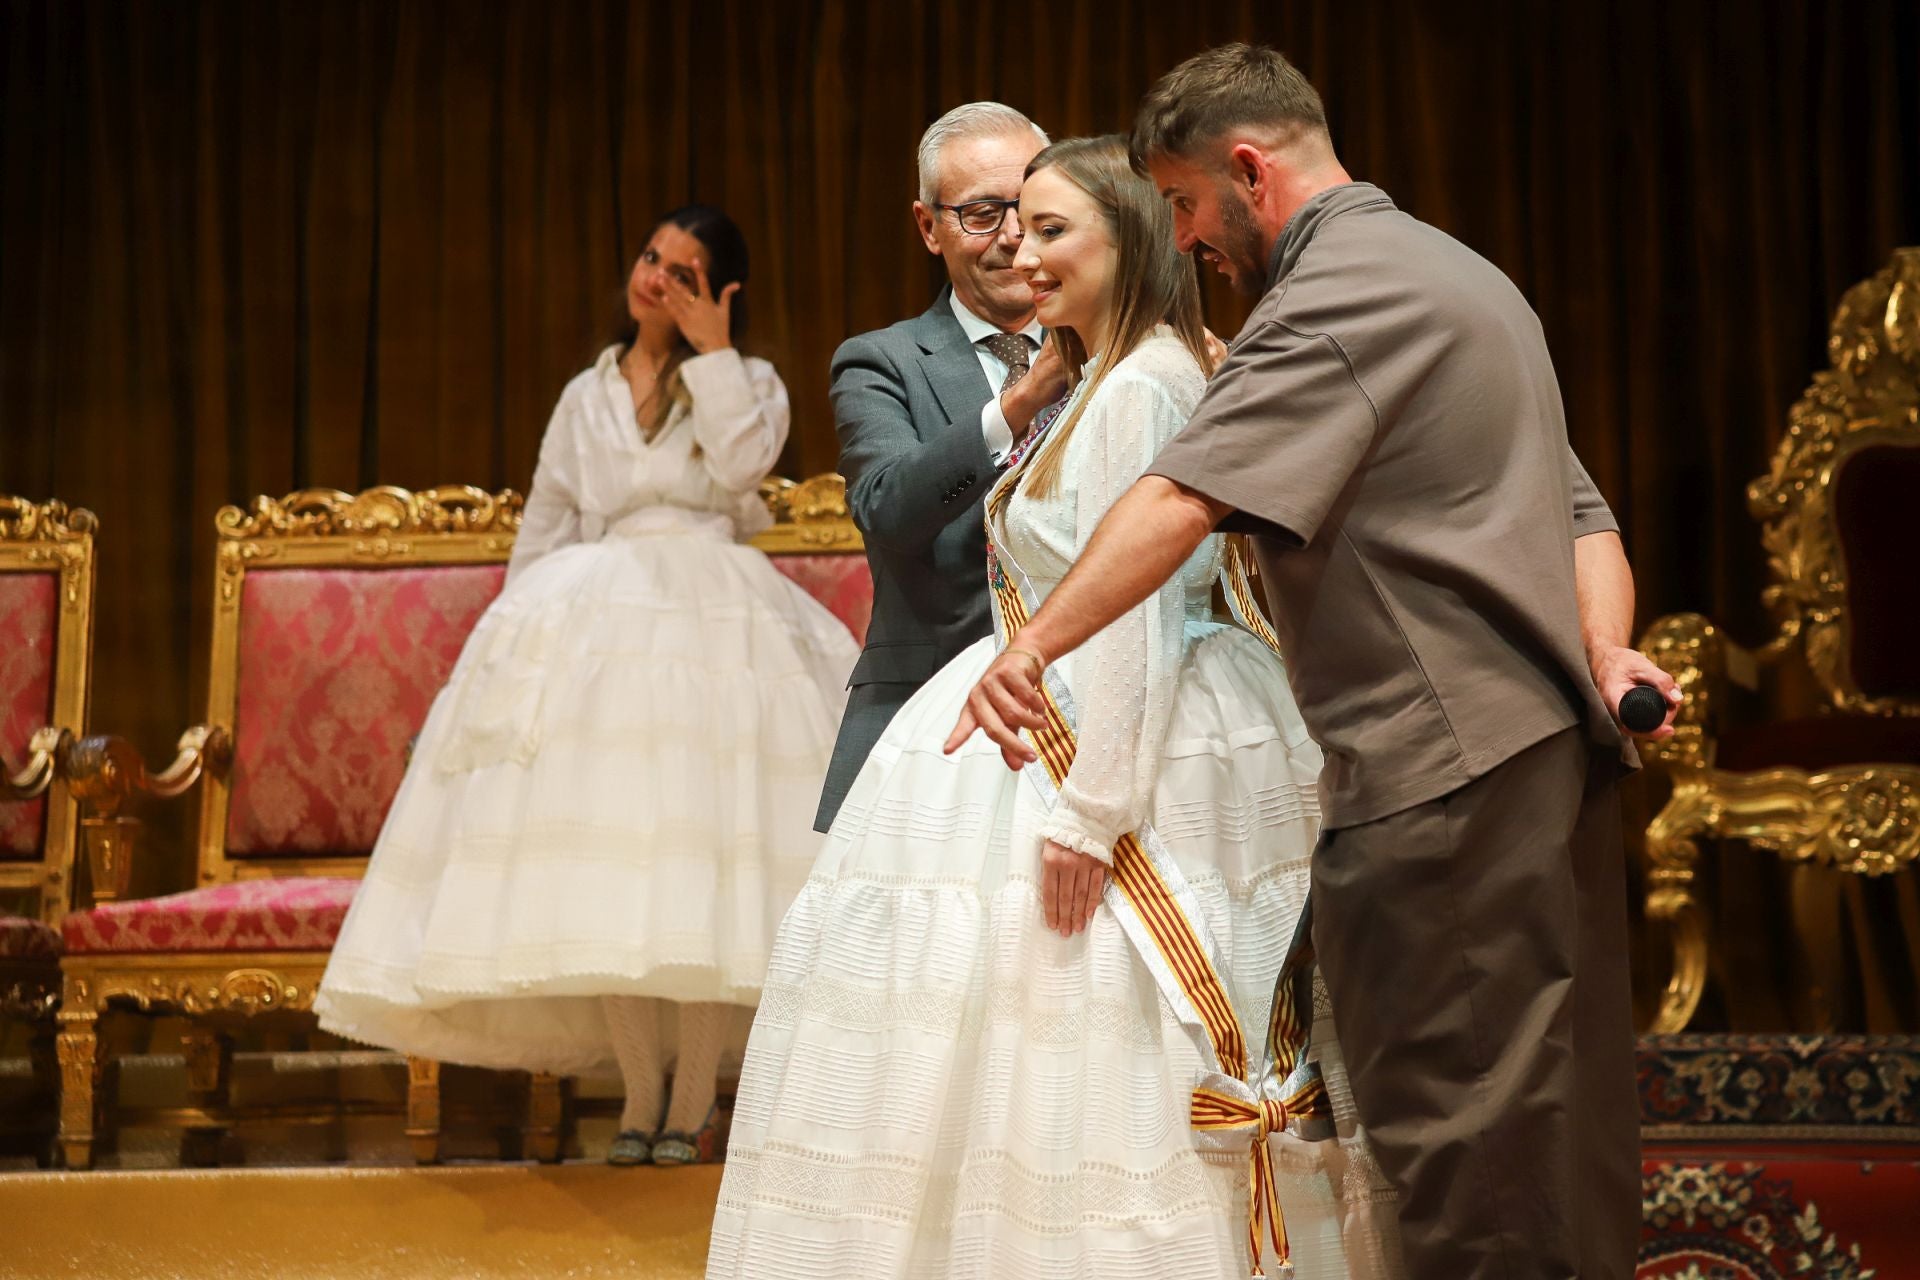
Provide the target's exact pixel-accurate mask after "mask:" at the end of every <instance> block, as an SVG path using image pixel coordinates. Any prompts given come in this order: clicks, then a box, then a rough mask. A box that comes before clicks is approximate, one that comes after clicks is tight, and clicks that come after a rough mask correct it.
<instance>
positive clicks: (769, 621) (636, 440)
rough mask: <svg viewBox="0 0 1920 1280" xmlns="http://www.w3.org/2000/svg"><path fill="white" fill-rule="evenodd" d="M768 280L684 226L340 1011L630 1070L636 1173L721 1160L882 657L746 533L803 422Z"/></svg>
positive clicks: (547, 471) (478, 1061)
mask: <svg viewBox="0 0 1920 1280" xmlns="http://www.w3.org/2000/svg"><path fill="white" fill-rule="evenodd" d="M746 267H747V261H746V244H745V241H744V239H743V238H742V237H741V235H740V232H739V230H738V228H736V227H735V226H734V224H733V223H732V221H731V220H729V219H728V218H727V216H726V215H725V214H724V213H721V212H720V211H719V210H717V209H712V208H709V207H705V206H690V207H688V208H685V209H682V210H679V211H676V212H674V213H671V214H668V215H667V216H666V217H665V218H664V219H662V220H661V222H660V224H659V226H658V227H656V228H655V230H654V232H653V234H652V236H651V238H650V239H649V240H648V242H647V245H646V248H645V249H644V250H643V251H642V252H641V254H640V257H639V259H638V261H637V262H636V263H635V264H634V267H633V271H632V274H631V276H630V278H629V280H628V282H627V291H626V303H627V310H628V313H629V316H630V319H631V321H632V327H631V329H630V331H629V332H628V334H627V335H626V337H625V338H624V340H623V341H622V342H620V343H619V344H618V345H616V346H613V347H609V348H608V349H607V350H606V351H604V352H602V353H601V356H600V359H599V360H598V361H597V362H596V363H595V364H594V366H593V367H592V368H591V369H588V370H586V371H585V372H584V373H582V374H580V375H579V376H578V377H576V378H575V379H574V380H573V381H572V382H570V383H568V385H567V388H566V390H565V391H564V392H562V393H561V396H560V403H559V405H558V406H557V407H556V408H555V410H554V414H553V421H552V422H551V423H550V424H549V426H548V427H547V434H546V437H545V439H544V440H543V441H542V443H541V446H540V463H539V467H538V469H537V470H536V471H535V474H534V480H533V487H532V490H531V492H530V493H529V495H528V498H527V505H526V510H525V513H524V519H523V521H522V523H521V528H520V535H519V538H518V540H517V542H516V543H515V546H514V551H513V558H512V561H511V563H510V564H509V567H508V571H507V581H506V586H505V588H504V590H503V591H502V592H501V594H500V596H499V598H498V599H497V600H495V601H494V603H493V605H492V606H491V607H490V608H489V609H488V610H487V612H486V614H485V615H484V616H483V617H482V618H481V620H480V622H479V624H478V625H477V626H476V627H475V628H474V631H473V635H472V636H471V637H470V638H469V640H468V642H467V645H466V648H465V650H464V651H463V652H462V654H461V656H460V661H459V663H458V664H457V665H456V667H455V668H454V672H453V674H452V676H451V678H450V679H449V680H448V683H447V686H446V688H445V689H444V690H443V691H442V692H441V694H440V696H439V698H438V699H437V700H436V702H435V703H434V706H433V710H432V712H431V713H430V714H429V716H428V717H427V722H426V726H425V728H424V729H423V730H422V731H421V734H420V738H419V742H418V744H417V746H416V749H415V753H414V758H413V761H412V764H411V766H410V767H409V769H408V771H407V775H406V779H405V781H404V782H403V783H402V784H401V787H400V791H399V793H398V795H397V796H396V797H395V800H394V804H393V809H392V811H391V813H390V814H389V815H388V818H387V823H386V826H385V828H384V830H383V831H382V832H381V835H380V840H379V843H378V844H377V846H376V847H375V849H374V853H373V859H372V862H371V863H370V864H369V866H368V868H367V874H366V881H365V884H364V885H363V886H362V888H361V890H360V892H359V894H358V896H357V897H356V898H355V900H354V904H353V909H352V911H351V912H350V913H349V914H348V916H347V920H346V923H345V926H344V927H343V929H342V930H341V934H340V940H339V942H338V944H337V945H336V946H335V948H334V952H333V957H332V960H331V962H330V963H329V964H328V966H327V972H326V977H325V980H324V981H323V982H322V984H321V988H320V991H319V994H318V997H317V999H316V1002H315V1007H316V1009H317V1010H318V1011H319V1014H320V1023H321V1025H322V1026H323V1027H325V1028H327V1029H328V1030H331V1031H335V1032H338V1033H340V1034H342V1035H345V1036H350V1037H352V1038H353V1039H356V1040H363V1041H367V1042H370V1043H373V1044H380V1045H386V1046H389V1047H392V1048H395V1049H399V1050H402V1051H404V1052H407V1053H410V1054H416V1055H419V1056H422V1057H428V1058H433V1059H436V1060H439V1061H445V1062H461V1063H471V1064H475V1065H480V1066H489V1067H501V1068H524V1069H529V1070H540V1071H552V1072H559V1073H567V1074H572V1073H577V1072H581V1071H586V1070H590V1069H593V1068H595V1067H598V1066H601V1065H603V1064H605V1063H607V1062H608V1061H609V1060H617V1061H618V1062H619V1064H620V1068H621V1073H622V1075H623V1076H624V1078H625V1083H626V1109H625V1112H624V1115H623V1117H622V1121H621V1132H620V1135H619V1137H618V1138H617V1139H616V1141H615V1143H614V1146H613V1150H612V1152H611V1153H610V1156H609V1158H610V1159H611V1160H613V1161H614V1162H615V1163H620V1164H639V1163H644V1162H647V1161H649V1160H651V1161H652V1162H654V1163H661V1164H666V1163H687V1162H690V1161H695V1160H703V1159H710V1158H713V1156H714V1155H715V1150H714V1147H715V1141H714V1134H715V1126H714V1123H713V1100H714V1078H715V1073H716V1072H717V1070H718V1067H719V1058H720V1055H721V1052H722V1048H723V1046H724V1044H725V1042H726V1041H727V1038H728V1035H729V1030H730V1028H731V1027H732V1026H734V1025H735V1024H736V1023H744V1020H745V1017H746V1014H745V1012H743V1010H746V1009H750V1008H751V1007H752V1006H753V1005H754V1004H755V1003H756V1001H757V1000H758V998H759V994H760V984H761V979H762V977H763V975H764V973H765V970H766V964H767V955H768V951H769V947H770V944H771V942H772V939H773V934H774V930H775V928H776V926H777V925H778V922H779V920H780V916H781V913H782V912H784V911H785V910H786V908H787V905H788V904H789V903H790V902H792V900H793V898H794V895H795V894H796V893H797V892H798V890H799V888H800V886H801V884H802V883H804V882H805V880H806V876H807V869H808V867H809V866H810V865H811V864H812V861H813V857H814V854H815V853H816V851H817V847H818V837H817V836H815V835H814V834H813V833H812V830H811V826H812V815H813V809H814V804H815V801H816V799H817V798H818V792H819V789H820V779H821V776H822V775H823V774H824V772H825V770H826V766H827V760H828V757H829V755H830V753H831V750H832V746H833V739H834V733H835V730H836V728H837V727H838V724H839V718H840V714H841V710H842V708H843V705H844V699H845V693H844V687H845V684H846V679H847V673H848V672H849V671H850V670H851V669H852V666H853V661H854V658H855V656H856V654H857V646H856V645H855V644H854V641H853V638H852V636H851V635H849V634H848V632H847V629H846V627H845V626H843V625H842V624H841V623H840V622H839V621H838V620H836V619H835V618H834V617H833V616H832V615H831V614H830V613H828V612H827V611H826V610H825V609H824V608H823V607H821V606H820V605H819V604H818V603H816V602H815V601H814V600H813V599H812V598H810V597H809V596H808V595H807V594H806V593H805V592H804V591H802V590H801V589H800V588H799V587H797V586H795V585H794V584H793V583H791V582H789V581H788V580H787V579H786V578H785V577H783V576H782V575H781V574H780V573H779V571H778V570H776V569H775V568H774V567H773V566H772V564H771V563H770V562H769V561H768V560H767V558H766V557H765V556H764V555H762V554H761V553H760V552H758V551H756V550H754V549H753V548H751V547H748V546H744V545H741V542H740V540H741V539H744V538H746V537H748V536H750V535H751V534H753V533H755V532H757V531H758V530H760V529H761V528H764V527H765V526H766V524H767V523H768V519H769V517H768V515H767V513H766V510H765V508H764V507H763V505H762V504H761V502H760V500H759V498H758V496H757V488H758V485H759V482H760V480H761V479H762V478H763V477H764V476H765V475H766V473H767V471H768V469H769V468H770V467H771V466H772V465H773V462H774V460H775V458H777V457H778V456H779V453H780V450H781V447H782V446H783V445H784V444H785V442H786V438H787V427H788V407H787V393H786V388H785V387H783V386H782V385H781V382H780V378H779V376H778V375H777V374H776V373H775V372H774V370H773V367H772V366H771V365H769V364H768V363H767V362H766V361H764V360H757V359H752V358H747V357H743V356H742V355H741V354H740V353H739V351H738V350H736V349H735V347H734V342H735V340H736V339H737V338H739V336H740V335H741V333H742V331H743V328H744V321H745V315H744V306H743V301H742V299H741V298H740V297H739V296H738V294H739V290H740V288H741V285H742V284H743V283H744V282H745V280H746ZM676 1024H677V1025H676ZM676 1032H677V1037H676ZM676 1038H677V1042H678V1053H677V1066H675V1068H674V1071H673V1090H672V1097H671V1099H670V1100H664V1099H663V1093H664V1091H665V1075H666V1070H667V1067H668V1064H669V1060H670V1059H671V1058H673V1057H674V1056H675V1055H674V1052H673V1047H672V1046H673V1044H674V1041H675V1039H676ZM663 1102H664V1109H665V1116H664V1128H665V1131H666V1132H665V1133H664V1134H663V1133H660V1132H659V1130H660V1129H661V1128H662V1124H663V1120H662V1108H663Z"/></svg>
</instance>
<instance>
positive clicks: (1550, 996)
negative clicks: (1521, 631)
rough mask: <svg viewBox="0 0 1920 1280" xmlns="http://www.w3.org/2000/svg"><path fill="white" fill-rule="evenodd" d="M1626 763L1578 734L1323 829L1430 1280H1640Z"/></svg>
mask: <svg viewBox="0 0 1920 1280" xmlns="http://www.w3.org/2000/svg"><path fill="white" fill-rule="evenodd" d="M1617 771H1618V764H1617V761H1616V760H1614V759H1613V758H1611V757H1608V756H1604V755H1600V754H1597V753H1595V752H1594V751H1593V750H1592V748H1590V747H1589V745H1588V743H1587V741H1586V740H1585V738H1584V736H1583V735H1582V733H1581V731H1580V730H1578V729H1568V730H1566V731H1564V732H1562V733H1559V734H1555V735H1554V736H1553V737H1551V738H1548V739H1546V740H1545V741H1544V742H1541V743H1538V744H1536V745H1535V746H1532V747H1529V748H1528V749H1526V750H1525V751H1522V752H1521V753H1520V754H1519V755H1516V756H1514V757H1513V758H1512V759H1511V760H1508V761H1506V762H1505V763H1503V764H1501V765H1499V766H1498V767H1497V768H1495V769H1494V770H1493V771H1492V772H1490V773H1487V774H1486V775H1484V776H1482V777H1480V778H1478V779H1476V780H1475V781H1473V782H1472V783H1469V784H1468V785H1467V786H1464V787H1462V788H1460V789H1459V790H1457V791H1454V792H1452V793H1450V794H1448V795H1446V796H1443V797H1441V798H1440V799H1438V800H1434V801H1430V802H1428V803H1426V804H1422V805H1417V806H1415V807H1413V808H1411V809H1407V810H1404V811H1402V812H1400V813H1395V814H1391V815H1389V816H1388V817H1385V818H1382V819H1380V820H1378V821H1376V822H1370V823H1365V824H1363V825H1360V826H1355V827H1347V828H1344V829H1342V830H1338V831H1328V832H1325V833H1323V834H1322V837H1321V843H1320V848H1319V850H1318V851H1317V852H1316V853H1315V855H1314V868H1313V926H1312V927H1313V941H1314V948H1315V950H1316V951H1317V952H1318V953H1319V959H1320V967H1321V971H1322V973H1323V974H1324V976H1325V978H1326V982H1327V989H1328V992H1329V994H1330V995H1331V996H1332V997H1333V1011H1334V1024H1335V1027H1336V1028H1337V1030H1338V1032H1339V1035H1340V1044H1341V1048H1342V1050H1343V1052H1344V1053H1345V1056H1346V1062H1347V1070H1348V1073H1349V1076H1350V1078H1351V1080H1352V1084H1353V1094H1354V1102H1355V1104H1356V1106H1357V1108H1358V1111H1359V1118H1360V1121H1361V1123H1363V1124H1364V1125H1366V1127H1367V1130H1368V1132H1369V1134H1370V1135H1371V1138H1372V1142H1373V1146H1374V1151H1375V1154H1376V1155H1377V1157H1378V1158H1379V1160H1380V1164H1381V1168H1382V1170H1383V1171H1384V1172H1385V1173H1386V1175H1387V1177H1388V1178H1389V1179H1390V1180H1391V1181H1392V1182H1393V1184H1394V1187H1395V1188H1396V1189H1397V1190H1398V1191H1399V1193H1400V1225H1401V1234H1402V1240H1403V1243H1404V1246H1405V1250H1406V1260H1407V1271H1408V1274H1409V1275H1410V1276H1412V1277H1413V1278H1414V1280H1470V1278H1475V1277H1489V1278H1491V1277H1500V1278H1501V1280H1561V1278H1563V1277H1577V1278H1578V1280H1630V1278H1631V1277H1632V1275H1633V1270H1634V1254H1635V1251H1636V1246H1637V1242H1638V1238H1639V1222H1640V1156H1639V1152H1640V1130H1639V1104H1638V1099H1637V1095H1636V1091H1635V1087H1634V1065H1633V1023H1632V1008H1631V995H1630V992H1629V990H1628V975H1627V920H1626V877H1625V854H1624V852H1623V850H1622V847H1621V843H1620V813H1619V805H1618V800H1617V798H1616V794H1615V787H1614V779H1615V775H1616V773H1617Z"/></svg>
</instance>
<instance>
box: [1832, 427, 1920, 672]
mask: <svg viewBox="0 0 1920 1280" xmlns="http://www.w3.org/2000/svg"><path fill="white" fill-rule="evenodd" d="M1833 487H1834V493H1833V514H1834V524H1835V526H1836V527H1837V529H1838V531H1839V534H1840V549H1841V553H1842V555H1844V556H1845V558H1846V565H1847V610H1848V613H1849V614H1850V615H1851V616H1850V618H1849V623H1850V625H1849V627H1848V630H1849V631H1850V632H1851V633H1852V651H1851V652H1850V653H1849V654H1848V655H1847V656H1848V660H1849V663H1850V665H1851V666H1852V668H1853V681H1854V683H1855V684H1856V685H1858V686H1859V687H1860V690H1861V692H1863V693H1865V694H1866V695H1867V696H1868V697H1870V698H1920V592H1915V591H1914V589H1913V526H1912V525H1911V524H1909V523H1908V520H1909V517H1910V516H1911V514H1912V504H1913V495H1914V494H1915V493H1916V492H1920V448H1913V447H1901V446H1898V445H1875V446H1872V447H1871V448H1866V449H1862V450H1860V452H1858V453H1856V454H1854V455H1853V456H1852V457H1851V458H1848V459H1847V462H1846V465H1845V466H1843V467H1842V468H1841V469H1840V474H1839V476H1838V477H1836V478H1835V480H1834V486H1833Z"/></svg>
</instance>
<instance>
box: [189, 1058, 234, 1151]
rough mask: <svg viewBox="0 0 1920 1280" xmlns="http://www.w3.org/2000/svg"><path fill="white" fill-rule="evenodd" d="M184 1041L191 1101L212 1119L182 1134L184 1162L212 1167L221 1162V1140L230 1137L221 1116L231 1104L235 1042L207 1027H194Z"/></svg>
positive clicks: (193, 1126) (199, 1122)
mask: <svg viewBox="0 0 1920 1280" xmlns="http://www.w3.org/2000/svg"><path fill="white" fill-rule="evenodd" d="M181 1041H182V1044H183V1046H184V1048H185V1050H186V1055H187V1098H188V1101H189V1102H190V1103H191V1104H192V1105H193V1106H195V1107H197V1108H199V1109H200V1110H201V1111H203V1112H205V1113H207V1116H208V1118H207V1119H203V1120H200V1121H198V1122H196V1123H194V1124H193V1125H192V1126H191V1127H190V1128H188V1129H187V1131H186V1132H185V1133H184V1134H182V1135H181V1138H180V1163H181V1165H182V1167H185V1168H208V1167H211V1166H213V1165H217V1164H219V1163H220V1140H221V1139H222V1138H224V1137H226V1135H227V1126H226V1124H225V1123H223V1122H222V1121H221V1120H219V1119H218V1118H217V1117H220V1116H221V1115H222V1114H223V1113H224V1112H225V1111H226V1110H227V1106H228V1104H229V1102H230V1101H231V1098H230V1090H231V1081H232V1074H233V1039H232V1037H230V1036H227V1035H224V1034H222V1033H221V1032H218V1031H214V1030H211V1029H209V1028H206V1027H190V1028H188V1030H187V1031H186V1033H185V1034H184V1035H183V1036H182V1037H181Z"/></svg>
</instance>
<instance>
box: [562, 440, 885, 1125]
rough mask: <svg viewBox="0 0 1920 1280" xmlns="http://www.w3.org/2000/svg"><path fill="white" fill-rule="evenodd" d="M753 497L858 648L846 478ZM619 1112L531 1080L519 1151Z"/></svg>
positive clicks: (778, 484)
mask: <svg viewBox="0 0 1920 1280" xmlns="http://www.w3.org/2000/svg"><path fill="white" fill-rule="evenodd" d="M760 498H761V500H762V501H763V502H765V503H766V504H767V511H768V512H769V513H770V514H771V515H772V516H773V524H772V526H771V527H769V528H767V529H766V530H764V531H762V532H761V533H759V534H757V535H755V537H754V538H753V545H754V546H755V547H758V548H759V549H760V550H761V551H763V552H765V553H766V555H767V558H768V559H769V560H771V561H772V562H773V565H774V568H776V569H778V570H779V571H780V572H781V573H783V574H785V575H786V576H787V577H788V578H790V579H792V580H793V581H794V582H795V583H797V584H798V585H799V586H800V587H801V588H802V589H804V590H805V591H806V592H807V594H809V595H811V596H812V597H813V598H814V599H815V600H818V601H819V602H820V603H821V604H822V605H824V606H826V608H827V610H828V612H830V613H832V614H833V616H834V617H836V618H838V619H840V621H841V622H844V623H845V624H846V626H847V630H848V631H850V632H852V633H853V638H854V639H855V640H858V641H861V642H863V643H864V642H865V640H866V638H867V624H868V622H870V621H871V620H872V618H873V575H872V573H871V572H870V571H869V570H868V568H867V560H866V544H865V542H863V541H862V540H861V537H860V530H859V529H858V528H856V527H855V525H854V523H853V517H852V516H851V515H850V514H849V513H848V511H847V485H846V481H844V480H842V479H841V478H840V477H839V476H837V475H834V474H831V473H829V474H827V475H820V476H814V477H813V478H812V479H809V480H803V481H799V482H795V481H792V480H786V479H782V478H781V477H778V476H773V477H769V478H768V479H767V480H765V481H763V482H762V483H761V485H760ZM618 1111H619V1104H618V1103H617V1102H611V1101H603V1102H593V1103H581V1104H577V1105H576V1104H575V1103H573V1102H572V1101H571V1099H570V1096H569V1090H568V1085H567V1082H566V1081H564V1080H562V1079H560V1078H558V1077H556V1076H551V1075H537V1076H535V1077H534V1079H533V1085H532V1092H531V1098H530V1103H529V1119H528V1125H527V1128H526V1130H525V1135H524V1137H525V1146H526V1150H527V1152H528V1154H529V1155H531V1156H532V1157H534V1158H535V1159H539V1160H558V1159H559V1158H560V1156H561V1153H562V1150H563V1148H564V1146H565V1134H566V1130H567V1128H568V1126H569V1125H570V1124H571V1122H572V1120H573V1118H574V1117H575V1116H577V1115H580V1114H595V1115H598V1114H601V1113H606V1114H617V1113H618Z"/></svg>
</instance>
